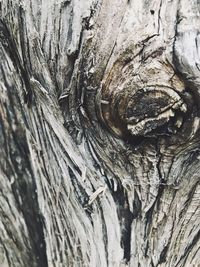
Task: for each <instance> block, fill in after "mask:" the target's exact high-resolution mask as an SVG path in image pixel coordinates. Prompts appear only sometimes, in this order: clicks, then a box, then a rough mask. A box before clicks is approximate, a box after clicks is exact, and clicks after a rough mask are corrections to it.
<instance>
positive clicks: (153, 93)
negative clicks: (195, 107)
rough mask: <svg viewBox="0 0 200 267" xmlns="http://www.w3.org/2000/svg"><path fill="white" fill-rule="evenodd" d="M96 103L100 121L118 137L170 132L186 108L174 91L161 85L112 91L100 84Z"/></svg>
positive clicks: (176, 127)
mask: <svg viewBox="0 0 200 267" xmlns="http://www.w3.org/2000/svg"><path fill="white" fill-rule="evenodd" d="M97 104H98V114H99V116H100V119H101V121H102V122H103V123H104V125H106V127H107V128H108V129H109V130H110V131H111V132H112V133H114V134H115V135H116V136H118V137H123V136H127V135H131V136H155V135H164V134H167V135H169V134H174V133H176V132H177V131H178V130H180V129H181V126H182V123H183V118H184V116H185V114H186V112H187V109H188V107H187V104H186V103H185V101H184V98H182V97H181V95H180V93H178V91H176V90H175V89H174V88H171V87H167V86H161V85H148V86H146V87H144V88H137V87H136V88H131V87H127V88H121V89H119V88H118V89H115V90H112V91H110V90H109V88H106V87H105V86H102V88H101V90H100V91H99V93H98V96H97Z"/></svg>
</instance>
